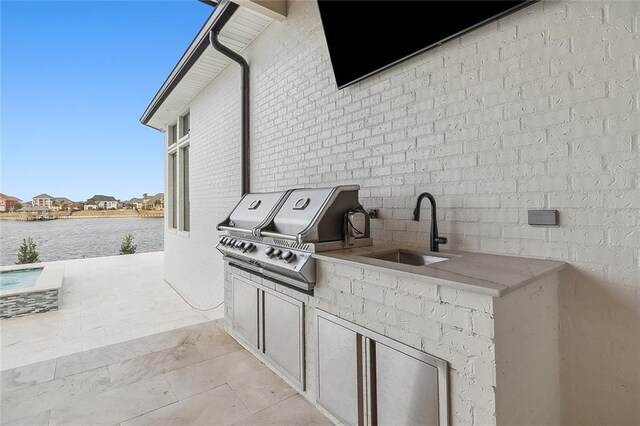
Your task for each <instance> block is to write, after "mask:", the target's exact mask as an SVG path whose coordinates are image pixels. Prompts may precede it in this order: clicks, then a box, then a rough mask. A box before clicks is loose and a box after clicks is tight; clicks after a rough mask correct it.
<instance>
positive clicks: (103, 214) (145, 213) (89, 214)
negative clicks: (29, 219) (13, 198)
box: [0, 210, 164, 222]
mask: <svg viewBox="0 0 640 426" xmlns="http://www.w3.org/2000/svg"><path fill="white" fill-rule="evenodd" d="M50 214H51V215H52V216H55V217H56V219H103V218H114V217H115V218H118V217H122V218H129V217H130V218H136V217H139V218H145V219H146V218H154V219H158V218H163V217H164V212H163V211H156V210H141V211H140V213H135V212H132V211H121V210H115V211H113V210H102V211H100V212H99V213H98V212H96V211H93V210H82V211H77V212H74V213H73V214H72V215H69V213H68V212H51V213H50ZM0 220H13V221H16V222H24V221H26V220H25V214H21V213H1V214H0Z"/></svg>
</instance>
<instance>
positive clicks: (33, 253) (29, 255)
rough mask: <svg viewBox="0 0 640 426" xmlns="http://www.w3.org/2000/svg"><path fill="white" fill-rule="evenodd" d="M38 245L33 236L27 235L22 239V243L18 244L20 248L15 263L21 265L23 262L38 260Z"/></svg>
mask: <svg viewBox="0 0 640 426" xmlns="http://www.w3.org/2000/svg"><path fill="white" fill-rule="evenodd" d="M37 246H38V245H37V244H36V242H35V241H33V238H31V237H27V238H25V239H24V240H22V244H20V248H19V249H18V261H17V262H16V265H21V264H25V263H36V262H37V261H39V260H40V255H39V254H38V251H37V250H36V247H37Z"/></svg>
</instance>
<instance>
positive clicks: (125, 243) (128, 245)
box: [120, 234, 138, 254]
mask: <svg viewBox="0 0 640 426" xmlns="http://www.w3.org/2000/svg"><path fill="white" fill-rule="evenodd" d="M137 248H138V246H136V245H135V244H133V235H131V234H127V235H125V236H124V240H122V244H121V245H120V254H134V253H135V252H136V249H137Z"/></svg>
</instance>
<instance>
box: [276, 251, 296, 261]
mask: <svg viewBox="0 0 640 426" xmlns="http://www.w3.org/2000/svg"><path fill="white" fill-rule="evenodd" d="M295 257H296V255H295V254H293V253H291V252H290V251H285V252H283V253H282V256H280V259H282V260H284V261H287V262H291V261H292V260H293V259H294V258H295Z"/></svg>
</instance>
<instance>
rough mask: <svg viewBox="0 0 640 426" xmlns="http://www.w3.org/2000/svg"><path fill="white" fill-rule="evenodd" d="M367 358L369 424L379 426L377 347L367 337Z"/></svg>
mask: <svg viewBox="0 0 640 426" xmlns="http://www.w3.org/2000/svg"><path fill="white" fill-rule="evenodd" d="M365 350H366V353H365V357H366V363H367V365H366V368H365V372H366V382H367V383H366V398H367V416H366V417H367V420H368V421H367V424H368V425H372V426H377V424H378V418H377V416H376V413H377V412H378V409H377V403H376V401H377V399H378V398H377V395H376V387H377V384H376V346H375V342H374V341H373V340H371V339H370V338H368V337H365Z"/></svg>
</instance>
